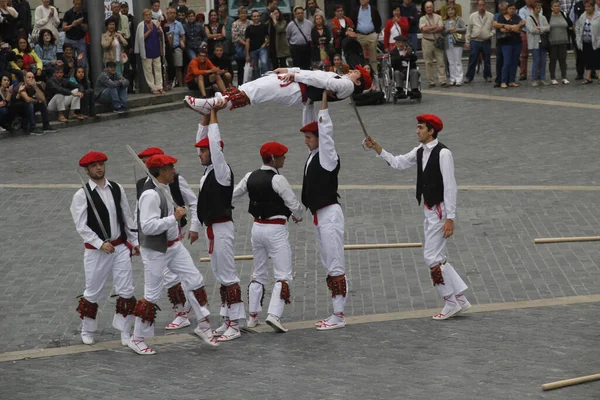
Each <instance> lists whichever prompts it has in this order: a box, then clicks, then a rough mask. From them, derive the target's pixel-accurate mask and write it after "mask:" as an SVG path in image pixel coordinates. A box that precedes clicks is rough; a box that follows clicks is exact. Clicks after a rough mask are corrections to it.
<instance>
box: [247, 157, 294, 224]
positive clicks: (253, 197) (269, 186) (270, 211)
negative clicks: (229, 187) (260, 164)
mask: <svg viewBox="0 0 600 400" xmlns="http://www.w3.org/2000/svg"><path fill="white" fill-rule="evenodd" d="M275 175H276V173H275V171H273V170H270V169H257V170H256V171H254V172H252V173H251V174H250V176H249V177H248V182H247V184H246V185H247V187H248V196H249V197H250V206H249V207H248V212H249V213H250V214H252V216H253V217H254V218H257V219H269V218H271V217H273V216H275V215H285V216H286V218H289V217H290V215H292V212H291V211H290V209H289V208H287V207H286V205H285V202H284V201H283V199H282V198H281V196H279V194H277V193H276V192H275V190H273V183H272V181H273V177H274V176H275Z"/></svg>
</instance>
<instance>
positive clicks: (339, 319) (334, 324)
mask: <svg viewBox="0 0 600 400" xmlns="http://www.w3.org/2000/svg"><path fill="white" fill-rule="evenodd" d="M345 326H346V320H345V319H344V314H343V313H340V314H339V315H338V314H333V315H331V317H329V318H327V319H326V320H325V321H323V322H322V323H321V325H319V326H317V330H318V331H331V330H334V329H341V328H343V327H345Z"/></svg>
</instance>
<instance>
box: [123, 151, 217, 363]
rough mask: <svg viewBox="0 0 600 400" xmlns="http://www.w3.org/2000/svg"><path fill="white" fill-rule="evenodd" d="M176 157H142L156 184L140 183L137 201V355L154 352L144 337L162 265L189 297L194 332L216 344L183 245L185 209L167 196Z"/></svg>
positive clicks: (200, 285) (149, 332)
mask: <svg viewBox="0 0 600 400" xmlns="http://www.w3.org/2000/svg"><path fill="white" fill-rule="evenodd" d="M176 162H177V159H176V158H173V157H170V156H168V155H166V154H161V155H155V156H152V157H150V158H149V159H148V160H146V167H148V170H149V171H150V174H152V176H153V177H154V178H156V182H157V184H158V186H157V185H155V184H154V181H152V180H149V181H147V182H146V183H145V184H144V188H143V190H142V195H141V196H140V199H139V200H138V204H139V206H138V207H139V210H138V216H139V218H138V234H139V237H140V244H141V253H142V260H143V261H144V297H143V298H142V299H141V300H140V301H138V303H137V305H136V306H135V316H136V319H135V328H134V331H133V337H132V338H131V341H130V342H129V347H130V348H131V349H132V350H133V351H135V352H136V353H138V354H142V355H149V354H155V353H156V352H155V351H154V350H153V349H152V348H150V347H149V346H148V345H147V344H146V342H145V338H146V337H152V336H154V320H155V319H156V311H157V310H158V309H159V308H158V305H157V303H158V301H159V299H160V296H161V293H162V288H163V273H164V270H165V267H166V268H168V269H170V270H171V272H173V273H175V274H176V275H177V276H178V277H179V278H180V279H181V284H182V287H183V290H184V291H185V292H186V298H187V301H189V303H190V305H191V307H192V308H193V309H194V313H195V314H196V316H197V318H198V326H197V327H196V329H194V333H195V334H196V335H198V336H199V337H200V338H201V339H202V340H204V341H205V342H206V343H208V344H210V345H211V346H218V344H219V343H217V341H215V340H214V339H213V338H212V332H211V329H210V322H209V321H208V316H209V315H210V312H209V311H208V308H207V307H206V306H207V295H206V290H205V289H204V281H203V278H202V274H200V272H199V271H198V269H197V268H196V266H195V265H194V261H193V260H192V257H191V256H190V253H189V252H188V251H187V249H186V248H185V247H184V246H183V244H181V235H180V233H179V223H178V221H179V220H181V218H182V217H183V216H184V215H185V208H183V207H177V208H175V210H173V206H172V205H171V203H169V201H168V196H169V192H168V191H169V186H168V185H169V184H170V183H172V182H173V181H174V180H175V172H176V171H175V166H174V164H175V163H176Z"/></svg>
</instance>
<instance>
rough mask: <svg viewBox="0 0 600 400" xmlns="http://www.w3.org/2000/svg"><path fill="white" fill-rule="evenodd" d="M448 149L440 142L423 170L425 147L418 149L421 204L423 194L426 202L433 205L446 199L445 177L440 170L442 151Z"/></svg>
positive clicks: (418, 196)
mask: <svg viewBox="0 0 600 400" xmlns="http://www.w3.org/2000/svg"><path fill="white" fill-rule="evenodd" d="M442 149H447V147H446V146H445V145H443V144H442V143H440V142H438V144H437V146H435V147H434V148H433V149H432V150H431V154H430V155H429V160H428V161H427V166H426V167H425V170H424V171H423V147H421V148H420V149H419V150H417V201H418V202H419V204H421V195H422V196H423V200H424V201H425V204H427V205H428V206H429V207H433V206H435V205H437V204H440V203H441V202H443V201H444V179H443V177H442V171H441V170H440V151H441V150H442Z"/></svg>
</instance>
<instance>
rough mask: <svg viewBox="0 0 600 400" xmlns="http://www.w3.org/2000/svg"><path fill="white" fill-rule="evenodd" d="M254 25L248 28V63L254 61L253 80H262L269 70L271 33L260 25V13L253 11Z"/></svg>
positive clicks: (264, 26)
mask: <svg viewBox="0 0 600 400" xmlns="http://www.w3.org/2000/svg"><path fill="white" fill-rule="evenodd" d="M251 19H252V24H251V25H248V27H247V28H246V62H249V61H252V64H253V67H254V68H253V69H252V80H254V79H258V78H260V77H261V76H262V75H263V74H264V73H265V72H267V70H268V69H269V51H268V49H269V32H268V31H267V26H266V25H265V24H261V23H260V13H259V12H258V11H252V15H251Z"/></svg>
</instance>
